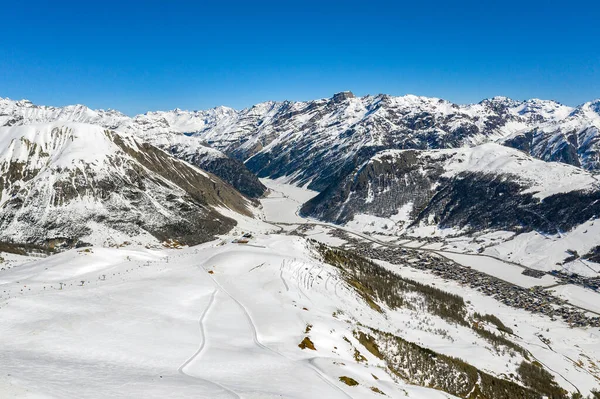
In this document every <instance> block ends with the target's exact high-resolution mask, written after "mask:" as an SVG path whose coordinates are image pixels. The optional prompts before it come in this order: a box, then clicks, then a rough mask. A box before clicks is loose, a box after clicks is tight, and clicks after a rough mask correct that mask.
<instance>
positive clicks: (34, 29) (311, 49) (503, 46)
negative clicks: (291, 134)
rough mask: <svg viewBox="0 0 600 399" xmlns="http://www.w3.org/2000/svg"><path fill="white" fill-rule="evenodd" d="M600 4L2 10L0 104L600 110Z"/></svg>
mask: <svg viewBox="0 0 600 399" xmlns="http://www.w3.org/2000/svg"><path fill="white" fill-rule="evenodd" d="M598 3H600V1H560V2H558V1H556V2H555V1H553V0H549V1H538V0H533V1H527V0H520V1H514V0H505V1H493V0H492V1H484V0H479V1H467V2H465V1H437V0H429V1H416V0H415V1H410V2H402V1H389V2H386V1H377V0H369V1H361V2H355V1H344V2H342V1H324V0H322V1H311V0H309V1H287V0H280V1H269V2H265V1H245V2H237V1H211V2H208V1H166V0H165V1H155V0H147V1H139V2H135V1H127V0H120V1H113V0H104V1H85V0H79V1H76V2H71V1H58V0H54V1H40V0H29V1H26V2H25V1H17V0H13V1H6V2H3V4H2V6H0V10H2V21H1V22H0V97H10V98H13V99H21V98H27V99H30V100H32V101H33V102H35V103H39V104H47V105H66V104H73V103H83V104H86V105H88V106H90V107H92V108H116V109H119V110H121V111H123V112H125V113H128V114H135V113H141V112H145V111H147V110H155V109H172V108H175V107H179V108H184V109H204V108H210V107H213V106H217V105H228V106H232V107H235V108H242V107H246V106H249V105H251V104H254V103H257V102H261V101H266V100H270V99H273V100H285V99H288V100H308V99H314V98H321V97H329V96H331V94H333V93H334V92H338V91H343V90H352V91H353V92H354V93H355V94H357V95H365V94H377V93H388V94H393V95H402V94H407V93H411V94H417V95H426V96H436V97H442V98H446V99H448V100H451V101H454V102H459V103H469V102H477V101H479V100H481V99H482V98H485V97H491V96H494V95H506V96H509V97H512V98H516V99H524V98H530V97H538V98H545V99H555V100H558V101H560V102H563V103H565V104H569V105H576V104H579V103H582V102H585V101H589V100H592V99H594V98H598V97H600V40H599V34H600V30H599V28H598V27H599V24H600V5H599V4H598Z"/></svg>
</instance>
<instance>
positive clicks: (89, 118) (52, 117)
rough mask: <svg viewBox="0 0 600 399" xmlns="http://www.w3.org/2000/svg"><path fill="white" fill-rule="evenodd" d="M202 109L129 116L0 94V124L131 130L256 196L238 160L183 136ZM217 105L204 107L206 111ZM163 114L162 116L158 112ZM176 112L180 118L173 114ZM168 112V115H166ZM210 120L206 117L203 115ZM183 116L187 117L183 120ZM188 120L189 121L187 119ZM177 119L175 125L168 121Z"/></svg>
mask: <svg viewBox="0 0 600 399" xmlns="http://www.w3.org/2000/svg"><path fill="white" fill-rule="evenodd" d="M201 113H202V112H199V113H195V114H194V116H192V115H191V114H187V113H185V114H182V113H180V112H179V111H173V112H169V113H161V112H155V113H149V114H148V116H145V115H139V116H137V117H136V118H130V117H128V116H126V115H124V114H122V113H120V112H118V111H114V110H108V111H105V110H92V109H90V108H88V107H86V106H84V105H72V106H66V107H48V106H39V105H34V104H32V103H31V102H30V101H27V100H22V101H12V100H9V99H3V98H0V126H24V125H30V124H37V123H49V122H80V123H88V124H93V125H97V126H101V127H104V128H106V129H110V130H117V131H119V132H124V133H128V134H134V135H136V136H138V137H140V138H142V139H143V140H144V141H146V142H149V143H151V144H153V145H155V146H156V147H159V148H161V149H163V150H165V151H168V152H170V153H171V154H173V155H174V156H175V157H178V158H181V159H184V160H185V161H187V162H190V163H192V164H193V165H195V166H198V167H200V168H202V169H204V170H207V171H209V172H211V173H213V174H215V175H217V176H218V177H220V178H221V179H222V180H224V181H226V182H227V183H229V184H231V185H232V186H234V187H235V188H236V189H237V190H238V191H240V192H241V193H243V194H245V195H247V196H249V197H251V198H258V197H260V196H261V195H263V194H264V192H265V189H266V188H265V187H264V186H263V185H262V184H261V183H260V182H259V181H258V179H257V178H256V176H254V174H252V173H251V172H250V171H248V169H247V168H246V167H245V166H244V164H243V163H242V162H240V161H237V160H234V159H231V158H229V157H228V156H226V155H225V154H223V153H221V152H220V151H218V150H216V149H211V148H209V147H208V146H206V145H204V144H203V143H202V140H199V139H192V138H188V137H186V136H185V135H184V134H183V133H182V132H186V131H187V129H191V130H192V131H197V129H196V127H199V126H200V125H199V124H198V123H199V122H196V125H194V121H196V120H197V119H198V118H199V117H198V116H197V115H199V114H201ZM212 113H215V114H217V115H218V112H217V109H215V110H210V111H206V114H207V115H210V114H212ZM162 114H164V116H161V115H162ZM179 114H181V115H180V118H177V116H178V115H179ZM170 116H172V118H171V117H170ZM206 118H207V120H208V121H210V120H211V119H210V117H209V116H207V117H206ZM186 120H187V121H188V122H187V124H186ZM190 120H191V121H190ZM174 123H177V125H176V126H177V128H173V127H172V124H174Z"/></svg>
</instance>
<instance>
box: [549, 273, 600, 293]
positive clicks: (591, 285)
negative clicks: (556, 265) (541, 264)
mask: <svg viewBox="0 0 600 399" xmlns="http://www.w3.org/2000/svg"><path fill="white" fill-rule="evenodd" d="M550 274H551V275H552V276H554V277H556V278H557V279H559V280H560V281H561V283H563V284H575V285H580V286H582V287H584V288H588V289H590V290H594V291H598V292H600V277H584V276H580V275H578V274H575V273H566V272H564V271H560V270H552V271H551V272H550Z"/></svg>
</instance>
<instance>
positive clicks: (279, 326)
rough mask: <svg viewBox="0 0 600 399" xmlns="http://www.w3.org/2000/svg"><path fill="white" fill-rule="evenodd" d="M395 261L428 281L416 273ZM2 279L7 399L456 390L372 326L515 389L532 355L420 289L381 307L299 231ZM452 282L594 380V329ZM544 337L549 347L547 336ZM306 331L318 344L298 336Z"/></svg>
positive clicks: (545, 352)
mask: <svg viewBox="0 0 600 399" xmlns="http://www.w3.org/2000/svg"><path fill="white" fill-rule="evenodd" d="M385 267H386V268H389V269H394V270H396V272H398V273H401V274H402V275H407V276H409V277H410V278H411V279H418V280H420V281H423V282H425V283H428V284H430V283H431V282H432V276H429V275H427V274H423V273H419V272H417V271H414V270H411V269H409V268H400V267H398V266H394V265H386V266H385ZM0 287H1V288H2V291H3V292H2V294H0V315H1V317H2V320H3V323H1V324H0V337H1V338H2V341H3V342H4V345H3V346H2V348H1V349H0V363H1V364H2V365H3V366H2V367H3V371H4V372H3V373H2V376H0V396H8V397H17V398H20V397H35V395H45V396H44V397H50V398H54V397H60V398H71V397H82V396H83V397H88V398H95V397H106V396H107V395H110V396H112V397H116V398H130V397H147V398H154V397H156V398H159V397H167V396H168V397H200V398H229V397H233V398H235V397H245V398H277V397H285V398H320V397H323V398H348V397H350V398H378V397H381V396H382V395H381V393H379V392H376V390H377V391H380V392H383V393H384V394H385V395H387V397H393V398H396V397H408V398H418V399H425V398H427V399H429V398H433V399H436V398H440V399H442V398H443V399H448V398H453V396H452V395H449V394H446V393H444V392H442V391H440V390H434V389H428V388H423V387H419V386H416V385H413V384H411V383H410V382H409V381H407V380H405V379H404V378H401V377H399V376H398V375H396V374H394V373H392V372H391V371H390V369H389V368H388V367H390V366H389V363H388V361H387V360H386V359H388V356H390V358H389V359H393V358H394V356H396V355H394V353H393V352H392V351H391V350H390V352H389V353H388V352H386V348H384V346H383V345H380V346H379V349H378V350H380V351H382V352H383V353H384V354H385V356H386V357H385V359H383V358H380V357H379V356H377V355H375V354H374V353H377V352H371V351H372V350H373V346H372V345H371V346H368V347H367V346H365V341H364V340H362V341H361V340H360V339H359V337H360V332H362V333H364V334H369V335H370V334H373V335H376V334H378V333H377V331H381V332H385V333H388V334H393V335H398V336H399V337H400V338H402V339H405V340H407V341H408V342H413V343H414V344H415V345H417V346H421V347H425V348H429V349H430V350H433V351H436V352H437V353H441V354H443V355H446V356H453V357H459V358H463V359H466V360H467V361H468V363H470V364H473V365H474V366H476V367H477V368H478V369H479V370H482V371H483V372H485V373H488V375H492V376H497V377H499V378H501V379H504V380H512V381H516V382H517V384H518V383H519V382H518V380H517V379H515V378H514V374H515V369H516V367H517V365H518V364H520V362H521V361H522V359H523V358H522V356H521V355H520V354H512V355H511V351H509V350H507V349H506V348H503V347H494V346H493V345H491V344H490V343H489V342H487V341H486V340H485V339H483V338H482V337H481V336H478V335H476V334H474V332H473V330H472V329H470V328H468V327H466V326H462V325H456V324H453V323H449V322H448V321H446V320H444V319H442V318H440V317H439V316H436V315H433V314H429V313H426V312H423V311H422V310H419V309H418V306H419V305H418V303H419V298H420V297H419V296H418V295H413V296H411V295H408V296H407V297H406V300H407V301H408V302H407V303H411V304H413V306H415V307H412V306H408V305H407V306H405V307H401V308H397V309H391V308H388V307H387V306H386V305H385V304H384V303H383V302H380V301H378V302H379V304H380V306H381V307H382V309H383V313H380V312H379V311H377V310H375V309H373V308H372V307H371V306H369V305H368V303H367V302H365V300H364V299H363V298H362V297H361V296H360V295H359V294H358V293H357V291H356V290H355V288H353V286H352V285H350V284H348V283H347V281H346V279H345V277H344V273H343V272H341V271H340V269H338V268H336V267H334V266H332V265H330V264H327V263H324V262H323V261H322V260H321V259H320V258H319V256H318V255H317V254H316V253H315V252H314V246H313V244H310V243H309V242H307V241H306V240H304V239H302V238H298V237H287V236H282V235H270V236H262V235H259V236H257V237H256V238H255V239H253V241H252V246H239V245H237V244H232V243H225V244H222V243H218V242H212V243H207V244H203V245H201V246H198V247H194V248H188V249H185V250H180V251H174V250H161V251H156V250H132V249H127V250H126V249H97V248H94V249H92V250H91V251H86V250H72V251H68V252H65V253H62V254H59V255H56V256H53V257H50V258H48V259H44V260H40V261H35V262H31V263H28V264H25V265H22V266H21V267H20V268H13V269H11V270H9V271H2V272H0ZM443 287H444V289H445V290H447V291H450V292H458V293H460V294H461V295H464V296H465V297H466V298H468V299H469V300H470V301H471V303H472V304H471V305H469V309H468V311H469V312H473V311H480V312H486V313H492V314H497V315H499V317H501V318H502V319H503V320H505V321H506V322H507V323H508V322H510V324H511V326H512V324H516V325H518V328H517V327H514V328H515V331H516V333H517V336H513V337H510V339H512V340H515V341H516V342H517V343H518V344H519V345H522V346H524V347H525V348H527V349H528V350H529V351H531V352H530V353H531V355H530V356H535V358H536V359H539V360H540V361H542V362H543V363H544V364H547V365H548V367H549V368H550V369H552V370H558V371H559V373H558V374H554V376H555V378H556V381H557V383H558V384H560V386H563V387H564V388H565V389H566V390H568V391H575V389H580V390H581V392H582V393H584V394H587V393H588V392H589V390H590V389H591V388H594V387H595V382H594V381H595V380H594V377H593V375H592V374H591V373H589V372H588V371H587V370H588V369H590V368H588V366H587V365H584V366H583V367H573V363H572V361H570V360H569V359H576V360H584V361H585V362H586V363H587V360H586V359H590V361H594V362H596V361H597V360H598V358H599V356H600V354H599V353H598V339H600V336H599V335H598V333H597V331H595V330H593V331H592V330H589V331H585V330H580V329H574V330H573V329H568V327H567V326H566V325H564V324H562V323H561V322H551V321H549V320H548V319H541V318H539V320H538V317H536V320H535V323H531V316H530V315H529V314H528V313H526V312H524V311H515V310H514V309H510V308H507V307H505V306H503V305H499V304H498V303H497V302H495V301H493V300H492V299H491V298H489V297H485V296H482V295H481V294H480V293H478V292H476V291H472V290H470V289H466V288H465V287H460V286H458V285H456V284H452V283H451V282H445V283H443ZM547 327H550V328H551V330H550V331H548V332H546V330H545V329H546V328H547ZM486 328H489V326H487V327H486ZM539 334H543V335H544V336H546V337H547V338H548V339H550V340H551V342H552V349H549V348H547V347H545V346H544V345H540V340H539V338H538V336H539ZM305 338H309V339H310V342H312V343H313V345H314V347H315V349H314V350H312V349H308V348H305V349H301V348H300V347H299V346H298V344H299V343H301V342H303V340H304V339H305ZM369 348H371V349H369ZM375 348H377V346H375ZM473 353H477V356H473V355H472V354H473ZM397 356H398V357H401V354H400V353H399V354H398V355H397ZM565 369H566V371H565ZM511 374H512V375H513V377H510V375H511ZM340 377H347V378H351V379H352V380H354V381H356V382H357V385H355V386H349V385H346V384H345V383H343V382H342V381H341V380H340ZM430 377H431V379H429V381H431V383H434V382H433V381H434V378H433V376H430ZM438 377H442V378H443V379H445V380H451V379H453V378H455V376H454V375H453V373H446V374H442V375H440V376H438ZM410 378H419V377H418V375H414V376H412V377H410ZM479 383H480V384H482V382H479ZM424 384H426V383H424ZM570 384H574V385H575V387H574V386H573V385H570ZM373 388H376V390H374V389H373ZM536 397H539V396H536Z"/></svg>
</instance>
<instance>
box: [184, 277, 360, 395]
mask: <svg viewBox="0 0 600 399" xmlns="http://www.w3.org/2000/svg"><path fill="white" fill-rule="evenodd" d="M298 269H300V268H298ZM200 270H204V269H203V268H202V267H201V266H200ZM282 272H283V270H282ZM207 275H208V277H209V278H210V279H211V280H212V282H213V284H214V285H215V287H216V288H215V290H214V291H213V293H212V294H211V299H210V302H209V304H208V306H207V307H206V309H205V310H204V312H203V313H202V315H201V316H200V321H199V324H200V330H201V332H202V337H203V338H202V343H201V345H200V347H199V348H198V350H197V351H196V353H195V354H194V355H192V356H191V357H190V358H189V359H188V360H187V361H186V362H184V363H183V364H182V366H180V367H179V369H178V371H179V373H181V374H182V375H184V376H187V377H189V378H197V379H200V380H201V381H204V382H208V383H210V384H214V385H216V386H218V387H219V388H221V389H223V390H224V391H226V392H228V393H229V394H230V395H232V396H234V397H236V398H240V399H241V396H240V395H238V394H237V393H236V392H234V391H233V390H231V389H229V388H227V387H225V386H224V385H222V384H219V383H217V382H215V381H211V380H207V379H204V378H198V377H194V376H190V375H188V374H186V373H185V372H184V369H185V367H186V366H188V365H189V364H190V363H191V362H192V361H194V360H195V359H197V358H198V356H199V355H200V354H201V353H202V351H203V350H204V347H205V346H206V342H207V341H208V337H207V336H206V332H205V329H204V323H205V320H206V318H207V315H208V314H209V310H210V308H211V307H212V305H213V303H214V300H215V296H216V294H217V292H222V293H224V294H225V295H227V297H228V298H229V299H231V300H232V301H233V302H234V303H235V304H236V305H237V306H238V308H239V309H240V310H241V311H242V313H243V314H244V318H245V319H246V321H247V323H248V326H249V327H250V331H251V335H252V340H253V341H254V344H255V345H256V346H257V347H259V348H261V349H262V350H265V351H268V352H270V353H272V354H274V355H276V356H278V357H281V358H283V359H286V360H287V361H290V362H294V363H297V361H296V360H294V359H291V358H289V357H287V356H285V355H284V354H282V353H281V352H279V351H277V350H275V349H273V348H270V347H268V346H266V345H264V344H263V343H261V342H260V340H259V339H258V332H257V328H256V324H255V322H254V320H253V319H252V316H250V313H249V312H248V309H247V308H246V306H245V305H244V304H243V303H242V302H240V301H239V300H238V299H236V298H235V297H234V296H233V295H231V293H229V291H227V290H226V289H225V288H224V287H223V286H222V285H221V283H219V282H218V281H217V279H216V278H214V277H213V276H212V275H210V274H207ZM284 284H285V281H284ZM285 285H286V288H287V284H285ZM298 289H299V290H300V291H301V289H300V286H298ZM304 296H306V295H305V294H304ZM306 298H307V299H308V300H309V301H310V298H309V297H308V296H306ZM311 302H312V301H311ZM313 360H314V359H310V360H308V362H307V364H308V367H309V369H311V370H312V371H313V372H314V373H315V374H316V375H317V376H318V377H319V378H320V379H321V380H323V382H325V383H326V384H327V385H329V386H330V387H331V388H333V389H335V390H336V391H338V392H339V393H341V394H343V395H344V396H345V397H347V398H351V399H352V398H353V397H352V396H350V395H349V394H348V393H346V392H345V391H344V390H343V389H341V388H340V387H338V386H337V385H335V384H334V383H333V382H332V381H331V380H329V379H328V378H327V376H326V375H325V374H323V372H322V371H321V370H320V369H319V368H318V366H316V365H315V364H314V362H313Z"/></svg>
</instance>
